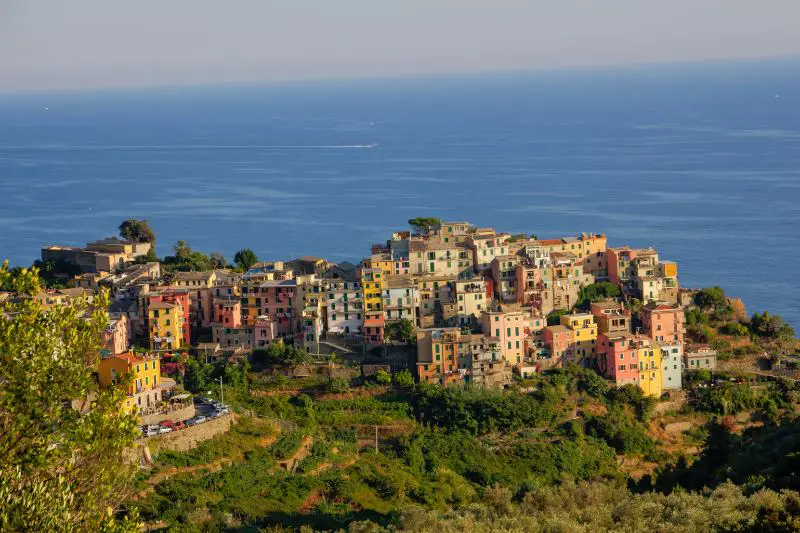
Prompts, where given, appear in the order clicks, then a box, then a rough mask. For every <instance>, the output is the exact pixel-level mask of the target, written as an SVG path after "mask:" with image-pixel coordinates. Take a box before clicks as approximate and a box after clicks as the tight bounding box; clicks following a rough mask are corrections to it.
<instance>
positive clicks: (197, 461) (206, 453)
mask: <svg viewBox="0 0 800 533" xmlns="http://www.w3.org/2000/svg"><path fill="white" fill-rule="evenodd" d="M274 433H275V428H274V427H273V426H272V425H271V424H267V423H264V422H261V421H259V420H257V419H247V418H240V419H239V420H238V421H237V422H236V423H235V424H233V425H232V426H231V429H230V430H229V431H228V432H226V433H220V434H219V435H216V436H214V437H213V438H211V439H209V440H205V441H202V442H200V443H199V444H198V445H197V446H196V447H195V448H192V449H190V450H186V451H183V452H178V451H173V450H164V451H161V452H160V453H158V461H159V462H162V463H165V464H168V465H172V466H177V467H186V466H196V465H204V464H209V463H211V462H212V461H214V460H216V459H220V458H223V457H229V456H231V455H233V454H237V453H245V452H249V451H252V450H253V449H255V448H256V447H258V446H259V445H260V443H261V442H262V440H263V439H264V437H267V436H270V435H273V434H274Z"/></svg>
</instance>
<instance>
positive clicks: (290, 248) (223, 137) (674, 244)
mask: <svg viewBox="0 0 800 533" xmlns="http://www.w3.org/2000/svg"><path fill="white" fill-rule="evenodd" d="M415 216H438V217H441V218H444V219H447V220H459V221H461V220H465V221H469V222H472V223H473V224H475V225H477V226H481V227H495V228H497V229H498V230H503V231H509V232H514V233H523V232H524V233H533V234H535V235H537V236H539V237H540V238H546V237H558V236H564V235H574V234H579V233H581V232H603V233H606V234H607V235H608V239H609V244H610V245H612V246H621V245H631V246H655V247H656V248H658V250H659V253H660V256H661V257H662V258H664V259H670V260H674V261H677V263H678V265H679V277H680V282H681V285H682V286H685V287H703V286H711V285H719V286H721V287H723V288H724V289H725V291H726V293H727V294H729V295H732V296H737V297H741V298H742V299H743V300H744V302H745V304H746V305H747V308H748V310H749V311H750V312H753V311H762V310H769V311H770V312H772V313H777V314H780V315H782V316H783V317H784V318H785V319H786V320H787V321H788V322H789V323H790V324H792V325H793V326H794V327H795V328H798V329H800V290H798V280H799V279H800V236H799V235H800V60H797V59H776V60H760V61H748V62H721V63H693V64H680V65H658V66H638V67H626V68H591V69H573V70H560V71H559V70H555V71H533V72H515V73H491V74H480V75H477V74H476V75H469V76H466V75H465V76H440V77H420V78H415V77H408V78H396V79H391V78H385V79H371V80H356V81H352V80H351V81H339V80H337V81H325V82H317V83H310V82H308V83H283V84H273V85H244V86H231V85H225V86H203V87H171V88H159V89H147V90H131V89H127V90H119V89H117V90H98V91H72V92H61V93H47V92H36V93H14V94H4V95H0V259H2V258H7V259H9V260H10V262H11V264H12V265H29V264H30V263H31V262H32V261H33V260H34V259H36V258H37V257H38V256H39V253H40V249H41V248H42V247H43V246H47V245H50V244H63V245H82V244H85V243H86V242H87V241H89V240H93V239H96V238H101V237H107V236H111V235H114V234H115V233H116V231H117V230H116V228H117V226H118V225H119V223H120V222H121V221H122V220H124V219H126V218H131V217H133V218H143V219H147V220H149V221H150V223H151V224H152V226H153V228H154V229H155V231H156V233H157V235H158V253H159V254H160V255H167V254H169V253H170V252H171V245H172V243H174V242H175V241H176V240H178V239H183V240H185V241H187V242H188V243H189V245H190V246H191V247H192V248H194V249H197V250H201V251H204V252H207V253H208V252H221V253H223V254H224V255H225V257H227V258H228V259H229V260H230V259H232V257H233V254H234V253H235V252H236V250H238V249H240V248H244V247H249V248H252V249H253V250H255V251H256V253H257V255H258V257H259V258H260V259H262V260H280V259H290V258H292V257H299V256H302V255H315V256H321V257H326V258H328V259H330V260H334V261H339V260H345V259H346V260H350V261H354V260H358V259H360V258H362V257H364V256H366V255H368V254H369V250H370V245H371V244H372V243H375V242H381V241H385V240H386V239H387V238H389V237H390V235H391V233H392V232H393V231H396V230H402V229H407V221H408V219H409V218H412V217H415Z"/></svg>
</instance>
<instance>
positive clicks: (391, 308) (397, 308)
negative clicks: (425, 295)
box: [383, 276, 419, 326]
mask: <svg viewBox="0 0 800 533" xmlns="http://www.w3.org/2000/svg"><path fill="white" fill-rule="evenodd" d="M383 308H384V310H385V312H386V321H387V322H391V321H397V320H409V321H411V323H412V324H414V325H415V326H416V324H417V309H418V308H419V296H418V295H417V284H416V282H415V281H414V280H413V279H412V278H411V277H409V276H390V277H388V278H387V279H386V282H385V284H384V289H383Z"/></svg>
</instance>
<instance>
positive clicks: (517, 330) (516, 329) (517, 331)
mask: <svg viewBox="0 0 800 533" xmlns="http://www.w3.org/2000/svg"><path fill="white" fill-rule="evenodd" d="M514 335H517V336H519V328H514Z"/></svg>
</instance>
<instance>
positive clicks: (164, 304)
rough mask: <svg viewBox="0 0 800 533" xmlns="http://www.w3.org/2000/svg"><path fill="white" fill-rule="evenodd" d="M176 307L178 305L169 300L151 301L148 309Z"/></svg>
mask: <svg viewBox="0 0 800 533" xmlns="http://www.w3.org/2000/svg"><path fill="white" fill-rule="evenodd" d="M176 307H180V306H179V305H178V304H174V303H170V302H153V303H151V304H150V309H174V308H176Z"/></svg>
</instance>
